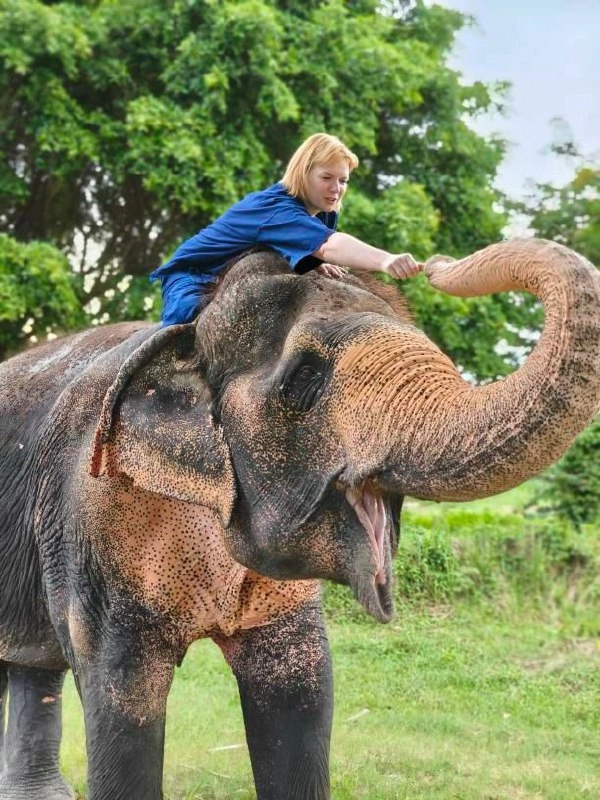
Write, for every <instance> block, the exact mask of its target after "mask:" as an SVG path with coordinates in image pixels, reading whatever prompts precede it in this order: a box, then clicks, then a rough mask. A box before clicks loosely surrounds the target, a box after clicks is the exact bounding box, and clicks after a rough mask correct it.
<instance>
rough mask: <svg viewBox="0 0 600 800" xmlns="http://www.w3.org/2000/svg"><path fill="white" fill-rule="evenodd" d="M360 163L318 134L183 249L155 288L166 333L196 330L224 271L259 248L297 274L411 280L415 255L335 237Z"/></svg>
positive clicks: (153, 277)
mask: <svg viewBox="0 0 600 800" xmlns="http://www.w3.org/2000/svg"><path fill="white" fill-rule="evenodd" d="M357 166H358V158H357V157H356V155H355V154H354V153H353V152H351V151H350V150H349V149H348V148H347V147H346V145H345V144H343V143H342V142H341V141H340V140H339V139H338V138H336V137H335V136H330V135H328V134H326V133H315V134H313V135H312V136H310V137H309V138H308V139H307V140H306V141H305V142H304V143H303V144H302V145H300V147H299V148H298V149H297V150H296V152H295V153H294V155H293V156H292V157H291V159H290V161H289V163H288V165H287V169H286V171H285V174H284V176H283V178H282V179H281V181H279V182H278V183H275V184H273V186H270V187H269V188H268V189H263V190H262V191H260V192H252V193H251V194H248V195H246V197H244V199H243V200H240V202H239V203H236V204H235V205H233V206H231V208H229V209H228V210H227V211H226V212H225V213H224V214H223V215H222V216H220V217H219V218H218V219H217V220H215V221H214V222H213V223H212V224H211V225H209V226H208V227H206V228H203V229H202V230H201V231H200V232H199V233H197V234H196V235H195V236H192V237H191V238H190V239H188V240H187V241H186V242H184V243H183V244H182V245H181V246H180V247H179V248H178V249H177V250H176V252H175V254H174V255H173V257H172V258H170V259H169V261H167V262H166V264H163V265H162V266H161V267H159V268H158V269H156V270H155V271H154V272H153V273H152V274H151V275H150V280H151V281H156V280H160V281H161V288H162V297H163V313H162V321H163V325H174V324H177V323H182V322H191V321H192V320H193V319H194V317H195V316H196V315H197V314H198V312H199V311H200V309H201V308H202V307H203V305H204V304H205V303H206V300H207V288H208V287H209V286H211V285H212V283H213V282H214V279H215V276H216V275H218V274H219V273H220V272H221V271H222V270H223V268H224V267H225V265H226V264H227V263H228V262H229V261H230V260H231V259H232V258H236V257H237V256H239V255H240V254H241V253H243V252H244V251H246V250H249V249H250V248H252V247H253V246H255V245H262V246H265V247H271V248H273V249H274V250H276V251H277V252H278V253H280V254H281V255H282V256H283V257H284V258H285V259H286V260H287V261H288V263H289V265H290V268H291V269H293V270H295V271H296V272H298V273H304V272H308V271H310V270H311V269H315V268H316V269H317V270H318V271H319V272H321V273H322V274H324V275H327V276H329V277H340V276H341V275H342V274H343V273H342V269H343V268H344V267H345V268H350V269H352V268H353V267H356V268H360V269H361V270H366V271H379V272H384V273H386V274H388V275H390V276H391V277H393V278H407V277H409V276H411V275H415V274H416V273H417V272H418V271H419V265H418V264H417V262H416V261H415V260H414V258H413V257H412V256H411V255H410V253H401V254H396V255H394V254H392V253H388V252H387V251H385V250H380V249H379V248H377V247H372V246H371V245H369V244H366V243H365V242H361V241H360V239H356V238H355V237H354V236H350V235H349V234H347V233H339V232H338V231H337V230H336V229H337V222H338V214H339V211H340V209H341V205H342V198H343V197H344V194H345V193H346V189H347V188H348V181H349V178H350V174H351V172H352V171H353V170H354V169H355V168H356V167H357Z"/></svg>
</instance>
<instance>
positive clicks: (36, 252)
mask: <svg viewBox="0 0 600 800" xmlns="http://www.w3.org/2000/svg"><path fill="white" fill-rule="evenodd" d="M83 321H84V316H83V313H82V311H81V307H80V304H79V300H78V298H77V295H76V293H75V290H74V280H73V275H72V273H71V271H70V269H69V265H68V262H67V259H66V258H65V256H64V255H63V254H62V253H60V252H59V251H58V250H57V249H56V248H55V247H52V246H51V245H49V244H46V243H44V242H29V243H28V244H22V243H21V242H17V241H16V240H15V239H12V238H11V237H10V236H6V234H0V358H4V357H5V356H6V355H8V354H9V353H10V351H12V350H16V349H17V348H18V347H19V346H20V345H22V344H23V343H25V342H26V341H27V340H28V339H29V338H30V337H31V336H35V337H45V336H46V335H47V334H48V333H49V332H50V331H52V330H58V331H64V330H68V329H69V328H73V327H77V326H78V325H81V324H82V323H83Z"/></svg>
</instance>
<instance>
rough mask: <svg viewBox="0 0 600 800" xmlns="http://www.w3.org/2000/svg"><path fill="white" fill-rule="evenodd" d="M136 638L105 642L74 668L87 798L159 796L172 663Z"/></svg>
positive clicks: (144, 798) (145, 799)
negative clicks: (145, 648)
mask: <svg viewBox="0 0 600 800" xmlns="http://www.w3.org/2000/svg"><path fill="white" fill-rule="evenodd" d="M141 649H142V648H141V646H140V645H139V643H138V642H134V641H131V640H128V641H127V642H123V641H120V642H116V641H114V642H113V643H112V644H108V643H106V642H105V643H104V647H103V648H102V653H103V656H102V657H101V658H98V659H94V661H93V662H91V663H88V664H87V665H80V666H79V667H78V670H77V687H78V690H79V693H80V696H81V699H82V703H83V708H84V718H85V730H86V747H87V758H88V800H162V796H163V795H162V773H163V749H164V735H165V714H166V705H167V694H168V691H169V687H170V684H171V681H172V678H173V670H174V665H173V662H171V661H168V660H165V659H162V658H161V657H160V655H159V654H157V655H156V656H155V657H154V658H152V657H151V656H149V655H146V656H142V654H141V653H140V650H141Z"/></svg>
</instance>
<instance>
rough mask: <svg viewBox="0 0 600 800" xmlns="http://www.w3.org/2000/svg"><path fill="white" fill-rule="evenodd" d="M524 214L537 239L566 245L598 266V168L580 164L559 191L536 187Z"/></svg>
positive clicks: (599, 178)
mask: <svg viewBox="0 0 600 800" xmlns="http://www.w3.org/2000/svg"><path fill="white" fill-rule="evenodd" d="M524 210H525V211H526V212H528V213H529V214H531V222H530V226H531V228H533V230H534V231H535V233H536V235H537V236H541V237H542V238H546V239H554V240H555V241H557V242H561V243H562V244H566V245H567V246H569V247H572V248H573V249H574V250H577V251H578V252H579V253H581V254H582V255H584V256H586V257H587V258H589V260H590V261H591V262H592V264H595V265H596V266H599V265H600V166H598V165H594V164H585V163H584V164H582V165H581V166H580V167H579V168H578V169H577V171H576V173H575V176H574V178H573V180H571V181H569V183H567V184H566V185H565V186H562V187H556V186H551V185H549V184H541V185H539V186H538V187H537V190H536V192H535V194H534V195H533V196H532V197H531V199H530V201H529V202H528V203H527V204H526V205H525V206H524Z"/></svg>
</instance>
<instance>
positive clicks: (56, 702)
mask: <svg viewBox="0 0 600 800" xmlns="http://www.w3.org/2000/svg"><path fill="white" fill-rule="evenodd" d="M64 677H65V674H64V671H55V670H47V669H36V668H34V667H19V666H16V665H11V666H10V669H9V670H8V671H7V670H6V668H4V667H0V695H1V696H3V697H4V696H5V695H6V687H7V678H8V700H9V708H8V719H7V725H6V730H5V735H4V742H3V749H2V751H0V757H1V760H0V767H3V769H1V768H0V800H70V798H72V797H73V793H72V792H71V790H70V789H69V787H68V786H67V784H66V783H65V781H64V779H63V777H62V775H61V774H60V772H59V768H58V752H59V747H60V736H61V694H62V685H63V681H64ZM3 719H4V711H3V709H2V708H0V720H2V722H3ZM1 740H2V737H0V741H1Z"/></svg>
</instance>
